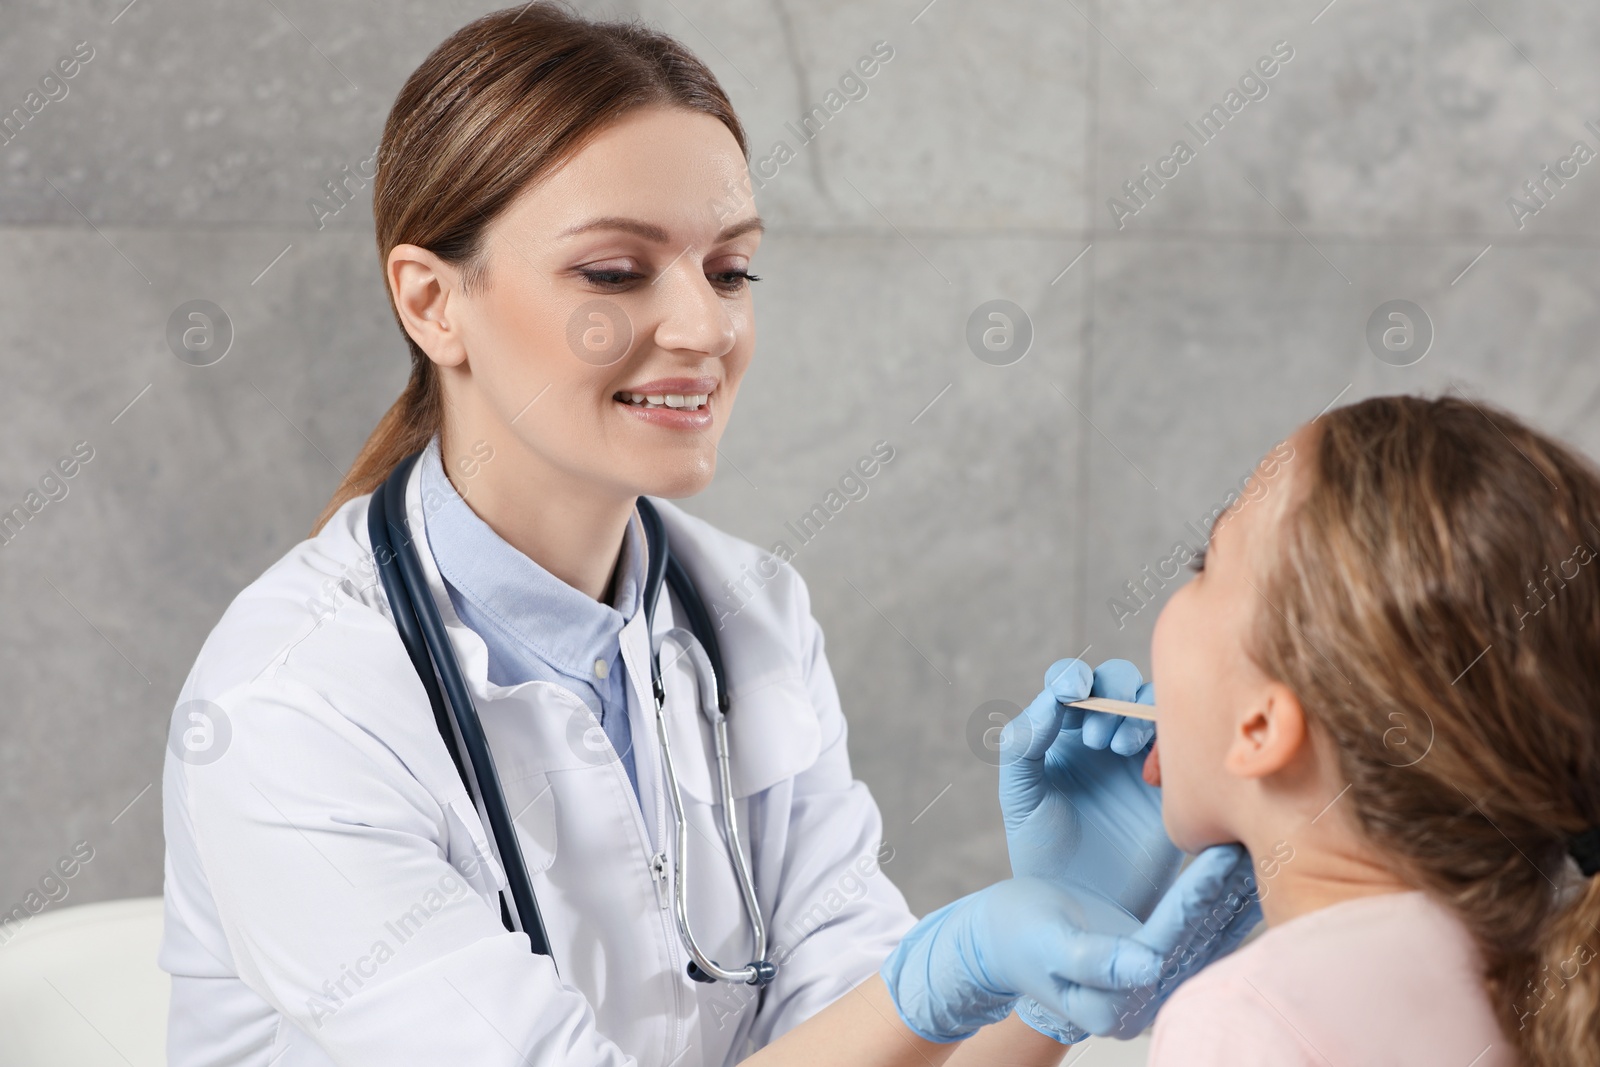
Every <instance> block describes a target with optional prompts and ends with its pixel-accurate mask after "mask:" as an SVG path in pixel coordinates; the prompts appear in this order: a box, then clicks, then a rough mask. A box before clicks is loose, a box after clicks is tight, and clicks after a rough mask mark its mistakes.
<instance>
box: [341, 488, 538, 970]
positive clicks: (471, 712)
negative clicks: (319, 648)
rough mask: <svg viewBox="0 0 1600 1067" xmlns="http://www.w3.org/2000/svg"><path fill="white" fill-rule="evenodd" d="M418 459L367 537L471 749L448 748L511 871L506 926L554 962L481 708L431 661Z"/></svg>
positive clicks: (451, 720)
mask: <svg viewBox="0 0 1600 1067" xmlns="http://www.w3.org/2000/svg"><path fill="white" fill-rule="evenodd" d="M416 460H417V456H412V457H411V458H410V459H408V460H405V461H403V462H401V463H400V464H399V465H398V466H396V467H395V470H394V472H393V473H392V474H390V475H389V477H388V479H387V480H386V481H385V482H384V484H383V485H381V486H379V487H378V489H377V490H376V491H374V493H373V499H372V503H371V504H369V511H368V534H369V537H370V539H371V540H372V549H373V556H374V559H377V561H378V570H379V573H380V574H381V575H382V576H383V582H384V591H385V592H386V593H388V594H389V598H390V604H391V605H392V606H396V607H397V610H395V612H394V615H395V617H396V625H397V627H398V628H399V629H400V632H401V637H402V640H404V641H405V644H406V650H407V653H408V654H409V655H410V657H411V661H412V664H413V665H414V666H416V667H417V674H418V676H419V677H420V678H421V679H422V681H423V686H424V688H425V689H426V690H427V691H428V700H429V703H430V704H431V705H432V706H433V712H434V719H435V721H436V722H438V724H439V726H440V729H441V731H443V730H445V729H448V728H450V727H452V726H453V727H454V729H453V730H452V733H453V734H454V736H456V737H457V738H459V739H460V742H461V747H462V748H463V749H465V753H466V755H465V765H463V757H462V755H461V753H460V752H458V751H455V750H454V747H453V746H447V747H451V748H452V752H451V755H452V757H454V759H455V763H456V770H457V771H458V772H460V773H461V777H462V784H464V785H466V786H467V794H468V796H472V795H473V792H474V790H473V789H472V784H471V782H470V781H469V779H468V772H469V771H470V772H471V776H472V778H475V779H476V780H477V790H476V793H477V797H478V800H479V801H480V802H481V803H482V805H483V813H484V816H485V817H486V818H487V819H488V822H489V832H490V836H491V838H492V839H493V841H492V844H493V847H494V849H495V850H496V852H498V853H499V856H498V858H499V861H500V867H501V869H502V870H503V871H504V872H505V876H506V886H507V889H508V890H509V891H510V895H511V908H510V909H509V911H510V913H509V914H507V913H506V908H505V902H504V900H502V902H501V908H502V919H503V920H508V922H507V925H508V927H510V926H511V923H510V921H509V920H515V921H517V922H518V923H519V924H520V925H521V928H522V933H524V934H526V935H527V938H528V943H529V947H531V948H532V950H533V952H534V953H535V954H536V955H540V956H550V939H549V936H548V935H547V933H546V932H545V927H544V917H543V916H542V915H541V914H540V913H539V904H538V901H537V899H536V898H535V897H534V893H533V882H532V880H531V879H530V878H529V876H528V866H527V863H526V861H525V860H524V859H523V856H522V845H521V843H520V842H519V841H518V840H517V835H516V831H515V827H514V825H513V823H512V819H511V812H510V810H509V808H508V807H507V805H506V799H505V792H504V791H503V790H502V789H501V786H500V776H499V774H498V772H497V771H496V770H495V765H494V756H493V754H492V753H491V752H490V751H489V744H488V739H487V738H486V737H485V736H484V734H483V726H482V723H481V722H480V720H479V718H478V714H477V708H476V706H475V705H474V704H473V701H472V695H471V693H470V692H468V690H467V686H466V681H465V679H463V678H462V676H461V668H460V664H459V663H458V662H457V661H456V657H455V656H454V655H446V656H438V657H435V656H432V655H430V654H429V650H431V649H435V648H443V649H448V648H450V643H449V641H450V638H449V635H448V634H446V633H445V629H444V620H443V619H441V618H440V616H439V607H438V605H437V604H435V603H434V602H433V596H432V594H431V593H430V591H429V589H428V584H427V579H426V577H425V576H424V575H423V573H422V564H421V562H420V561H419V560H418V558H417V552H416V547H415V546H414V545H413V544H412V542H411V537H410V530H409V523H407V522H406V521H405V518H404V516H405V505H404V499H405V498H404V493H405V482H406V478H407V476H408V475H409V473H410V471H411V467H412V466H413V464H414V463H415V462H416ZM396 505H397V506H396ZM397 512H398V514H399V515H400V516H401V519H400V521H399V522H396V521H395V518H394V516H395V514H396V513H397ZM395 535H398V536H399V537H400V538H401V539H402V540H401V548H400V550H399V551H398V552H397V551H395V550H394V543H393V537H394V536H395ZM380 546H381V548H380ZM382 550H387V551H386V553H385V554H386V555H387V556H388V560H384V559H381V558H379V554H380V551H382ZM396 570H398V572H399V573H398V576H396V574H395V571H396ZM396 577H398V581H396ZM397 586H398V587H399V591H400V593H401V596H400V597H396V596H395V593H396V587H397ZM399 604H404V605H405V606H406V607H409V608H410V610H409V611H407V610H400V609H399V607H398V605H399ZM419 608H420V610H418V609H419ZM402 619H403V620H405V621H404V623H402V622H401V620H402ZM417 637H420V638H421V649H420V655H419V649H418V647H417V645H416V643H415V639H416V638H417ZM435 671H437V673H438V681H439V683H440V685H442V687H443V690H444V693H443V695H444V697H446V698H448V704H449V711H450V714H449V715H448V716H447V715H446V713H445V708H444V702H443V701H441V699H440V697H441V694H440V685H433V684H429V683H430V682H431V681H432V678H433V675H434V672H435ZM513 928H514V927H513ZM553 963H554V960H553V958H552V964H553Z"/></svg>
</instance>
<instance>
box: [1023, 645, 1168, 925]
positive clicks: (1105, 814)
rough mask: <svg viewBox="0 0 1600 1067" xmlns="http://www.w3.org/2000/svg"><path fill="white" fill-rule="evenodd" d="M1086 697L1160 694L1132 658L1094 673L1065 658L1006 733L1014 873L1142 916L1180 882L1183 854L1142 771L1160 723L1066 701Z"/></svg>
mask: <svg viewBox="0 0 1600 1067" xmlns="http://www.w3.org/2000/svg"><path fill="white" fill-rule="evenodd" d="M1088 696H1099V697H1111V698H1112V699H1115V700H1137V701H1138V702H1139V703H1142V704H1153V703H1155V697H1154V692H1153V688H1152V686H1151V685H1150V684H1149V683H1145V682H1143V680H1142V679H1141V678H1140V677H1139V671H1138V668H1136V667H1134V665H1133V664H1131V663H1129V662H1128V661H1127V660H1121V659H1114V660H1107V661H1106V662H1105V663H1102V664H1101V665H1100V667H1099V669H1098V670H1096V671H1093V672H1091V671H1090V670H1089V666H1088V664H1086V663H1084V662H1083V661H1082V660H1076V659H1064V660H1058V661H1057V662H1055V663H1053V664H1051V666H1050V669H1049V670H1048V671H1046V672H1045V689H1044V692H1042V693H1040V694H1039V695H1038V696H1037V697H1035V698H1034V701H1033V703H1031V704H1029V705H1028V707H1027V708H1026V709H1024V711H1023V713H1022V714H1021V715H1018V716H1017V717H1016V718H1015V719H1013V720H1011V722H1009V723H1007V724H1006V727H1005V729H1004V730H1003V731H1002V732H1001V735H1000V810H1001V813H1002V814H1003V815H1004V816H1005V827H1006V848H1007V850H1008V851H1009V852H1010V854H1011V873H1012V874H1014V875H1016V876H1017V877H1024V876H1028V877H1037V878H1045V879H1048V880H1050V881H1052V882H1055V883H1056V884H1058V885H1063V886H1068V887H1073V886H1086V887H1088V888H1091V889H1093V890H1095V891H1096V892H1099V893H1100V894H1102V895H1104V896H1107V897H1109V898H1111V899H1112V900H1115V901H1116V902H1117V903H1118V904H1120V905H1122V907H1123V908H1124V909H1125V910H1127V911H1128V912H1131V913H1132V914H1133V915H1135V916H1137V917H1138V918H1140V919H1143V918H1145V917H1146V916H1148V915H1149V914H1150V910H1151V909H1152V908H1154V907H1155V905H1156V901H1157V900H1159V899H1160V897H1161V894H1162V893H1163V892H1165V891H1166V889H1167V887H1168V886H1169V885H1171V884H1172V879H1173V878H1174V877H1175V876H1176V875H1177V873H1178V867H1179V865H1180V864H1181V863H1182V862H1183V853H1182V852H1181V851H1179V850H1178V848H1177V846H1175V845H1174V844H1173V843H1172V842H1171V840H1169V839H1168V837H1167V831H1166V829H1165V827H1163V826H1162V823H1161V790H1160V789H1158V788H1157V787H1155V786H1152V785H1147V784H1146V783H1145V781H1144V778H1143V774H1142V772H1143V767H1144V757H1145V754H1146V752H1147V750H1148V748H1149V745H1150V741H1151V739H1152V738H1154V736H1155V724H1154V723H1152V722H1146V721H1144V720H1142V719H1133V718H1125V717H1123V716H1121V715H1110V714H1107V713H1105V712H1099V711H1084V710H1083V709H1081V708H1069V707H1066V702H1068V701H1072V700H1081V699H1083V698H1084V697H1088Z"/></svg>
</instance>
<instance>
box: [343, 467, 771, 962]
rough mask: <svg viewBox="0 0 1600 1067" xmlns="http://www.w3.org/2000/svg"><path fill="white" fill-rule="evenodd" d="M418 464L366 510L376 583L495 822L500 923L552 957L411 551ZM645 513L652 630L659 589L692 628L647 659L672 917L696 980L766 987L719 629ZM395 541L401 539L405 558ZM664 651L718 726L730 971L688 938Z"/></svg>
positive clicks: (482, 740) (496, 779)
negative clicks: (747, 942) (409, 508)
mask: <svg viewBox="0 0 1600 1067" xmlns="http://www.w3.org/2000/svg"><path fill="white" fill-rule="evenodd" d="M421 455H422V453H420V452H418V453H416V454H415V455H412V456H409V457H407V458H406V459H404V460H402V461H401V462H400V463H399V464H398V465H397V466H396V467H395V469H394V472H393V473H391V474H390V475H389V477H388V478H387V479H386V480H385V481H384V483H383V484H382V485H380V486H378V488H377V489H375V490H374V491H373V493H372V500H371V502H370V504H369V505H368V510H367V534H368V537H369V538H370V540H371V541H372V557H373V559H374V560H375V561H376V562H377V564H378V573H379V575H380V576H381V578H382V580H383V589H384V592H385V593H386V594H387V595H388V598H389V607H390V610H391V612H392V614H393V615H394V619H395V627H396V628H397V629H398V630H399V631H400V639H401V641H402V642H403V643H404V644H405V646H406V652H407V654H408V655H410V657H411V665H412V666H413V667H415V668H416V671H417V676H418V677H419V678H420V679H421V680H422V687H423V689H425V690H426V691H427V693H428V703H429V704H430V705H432V707H433V719H434V723H435V724H436V725H437V726H438V728H439V735H440V736H441V737H442V738H443V739H444V742H445V747H446V748H448V749H449V750H450V758H451V759H452V760H453V761H454V762H455V765H456V771H457V773H459V774H460V775H461V781H462V783H463V784H465V785H466V787H467V792H468V794H469V795H471V796H472V797H473V798H474V799H475V800H476V801H477V802H478V804H479V806H480V810H481V811H482V812H483V814H484V816H485V817H486V819H487V820H488V823H489V835H490V837H491V839H492V841H493V845H494V849H495V852H496V853H497V854H498V857H499V860H500V866H501V868H502V869H503V870H504V871H505V874H506V887H507V888H506V892H505V893H502V894H501V897H500V919H501V921H502V922H503V923H504V924H505V927H506V929H507V930H512V931H519V930H520V931H521V932H522V933H524V934H526V935H527V937H528V943H529V945H530V946H531V947H532V949H533V951H534V952H535V953H536V954H538V955H541V956H548V955H550V939H549V937H548V936H547V935H546V933H545V928H544V919H543V917H542V916H541V915H540V914H539V903H538V901H537V900H535V899H534V895H533V883H532V880H531V879H530V878H529V876H528V867H527V864H526V863H525V862H524V861H523V858H522V846H521V845H520V843H519V842H518V841H517V835H516V832H515V830H514V829H513V827H512V819H511V814H510V808H509V807H508V805H507V804H506V797H505V792H504V791H503V790H502V789H501V788H500V776H499V775H498V774H497V773H496V772H495V767H494V757H493V756H492V755H491V754H490V752H489V743H488V739H487V738H486V737H485V736H484V733H483V725H482V723H481V722H480V721H479V719H478V709H477V705H475V704H474V703H473V700H472V694H471V693H470V692H469V691H468V689H467V684H466V679H465V678H464V677H463V675H462V673H461V664H460V663H459V662H458V661H457V660H456V655H455V650H454V649H453V648H452V647H451V645H450V639H449V636H448V635H447V634H446V633H445V628H444V621H443V619H442V618H441V617H440V615H439V608H438V605H437V604H435V603H434V600H433V596H432V594H431V592H430V591H429V589H428V583H427V578H426V577H425V575H424V573H423V569H422V563H421V561H420V560H419V558H418V557H417V550H416V547H415V546H414V545H413V544H412V538H411V524H410V521H409V518H408V517H407V515H406V512H405V490H406V479H407V478H408V477H409V476H410V472H411V468H412V467H413V466H414V465H415V464H416V461H417V459H418V458H419V457H420V456H421ZM638 508H639V518H640V521H641V522H642V524H643V526H644V532H645V543H646V545H647V546H648V552H647V554H648V564H647V569H646V572H645V587H644V616H645V632H646V633H650V632H651V630H652V625H651V624H652V623H653V621H654V620H655V609H656V603H657V601H658V600H659V599H660V597H661V585H662V582H663V581H665V582H666V584H667V585H668V586H670V587H671V589H672V592H673V593H674V594H675V595H676V596H677V598H678V603H679V605H680V606H681V607H682V609H683V613H684V615H685V616H686V617H687V621H688V623H689V629H688V630H685V629H683V628H682V627H673V628H672V629H670V630H668V631H666V632H665V633H663V634H661V635H660V637H659V638H657V639H655V640H653V641H652V648H651V654H650V692H651V694H652V696H653V697H654V700H655V718H656V736H657V738H658V739H659V741H660V744H661V758H662V762H663V763H664V764H665V768H666V779H667V785H668V790H667V792H668V795H669V797H670V798H671V800H672V811H673V814H674V816H676V819H677V848H676V849H675V851H674V854H673V858H672V878H673V883H674V890H673V915H674V917H675V918H676V920H677V926H678V936H679V937H680V938H682V940H683V944H684V947H685V948H686V949H688V951H689V956H690V963H689V967H688V973H689V976H690V977H691V978H693V979H694V980H695V981H697V982H715V981H723V982H741V983H744V984H747V985H754V986H764V985H766V984H767V983H768V982H770V981H772V979H773V977H774V976H775V975H776V973H777V965H776V964H775V963H773V962H772V961H771V960H768V959H767V958H766V956H767V928H766V924H765V922H763V921H762V918H761V907H760V905H759V904H758V903H757V901H756V890H755V881H754V879H753V878H752V877H751V875H750V868H749V865H748V864H747V863H746V862H745V858H744V850H743V848H742V846H741V842H740V838H739V822H738V817H737V815H736V813H735V810H734V803H733V779H732V777H731V776H730V773H729V761H728V718H727V713H728V694H727V693H726V692H725V691H724V690H723V688H722V686H721V684H720V681H719V680H720V679H721V678H722V676H723V671H722V653H721V649H720V647H719V645H718V643H717V634H716V630H715V628H714V627H713V626H712V625H711V617H710V616H709V615H708V614H707V613H706V607H705V603H704V602H703V601H702V600H701V599H700V595H699V593H698V592H696V590H695V587H694V582H693V581H691V580H690V578H689V574H688V572H687V571H685V570H684V569H683V565H682V564H681V563H679V562H678V560H677V559H676V558H674V557H673V556H672V554H671V552H670V551H669V550H668V548H667V535H666V530H665V529H664V528H663V527H662V525H661V517H660V515H658V514H657V513H656V510H655V508H654V507H653V506H652V505H651V504H650V502H649V501H648V500H646V499H645V498H644V497H640V498H639V503H638ZM396 536H398V538H399V542H398V543H399V547H398V550H397V549H396V542H395V537H396ZM419 609H420V610H419ZM667 643H671V644H672V645H673V646H674V647H675V648H676V649H677V650H678V655H679V656H680V657H685V656H686V657H688V659H689V663H690V666H691V667H693V669H694V673H695V678H696V682H697V685H696V689H697V691H698V694H699V703H700V710H701V713H702V714H704V715H705V717H706V718H707V720H709V721H710V723H711V727H712V733H713V735H714V737H715V743H716V757H717V774H718V777H719V779H720V785H721V790H720V792H721V798H722V829H723V838H724V840H725V842H726V844H727V846H728V854H729V860H730V862H731V864H732V866H733V871H734V876H735V877H736V878H737V879H738V882H739V891H740V894H741V895H742V896H743V897H744V910H745V913H746V915H748V916H749V919H750V928H751V934H752V940H753V941H754V944H755V957H754V959H752V960H751V962H749V963H747V964H745V965H744V966H743V967H739V968H735V969H732V970H729V969H727V968H725V967H721V966H719V965H718V964H717V963H716V961H715V960H713V959H711V958H710V957H709V956H707V955H706V954H705V953H704V952H702V951H701V950H700V945H699V943H698V942H697V941H696V940H695V937H694V934H693V933H692V932H691V931H690V929H689V887H688V871H687V870H686V869H685V867H684V863H683V859H684V856H685V855H686V854H687V853H688V850H689V823H688V820H687V819H686V818H685V817H684V812H683V796H682V793H681V792H680V791H679V789H678V775H677V771H676V770H675V768H674V767H673V762H672V746H671V744H670V742H669V741H668V738H667V718H666V704H667V694H666V689H665V687H664V686H663V685H662V683H661V647H662V646H663V645H665V644H667ZM674 662H676V660H674ZM447 705H448V710H447ZM508 896H509V901H508V899H507V898H508Z"/></svg>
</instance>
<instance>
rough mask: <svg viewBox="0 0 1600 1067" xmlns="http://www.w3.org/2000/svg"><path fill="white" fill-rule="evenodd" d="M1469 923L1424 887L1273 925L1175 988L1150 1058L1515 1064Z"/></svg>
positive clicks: (1256, 1066) (1218, 1066)
mask: <svg viewBox="0 0 1600 1067" xmlns="http://www.w3.org/2000/svg"><path fill="white" fill-rule="evenodd" d="M1481 966H1482V964H1481V960H1480V957H1479V955H1478V951H1477V947H1476V946H1475V945H1474V944H1473V942H1472V938H1471V935H1470V934H1469V933H1468V932H1467V928H1466V927H1465V926H1464V925H1463V924H1462V923H1461V922H1460V921H1459V920H1458V919H1457V918H1456V917H1455V916H1454V915H1452V914H1451V913H1450V912H1449V911H1448V910H1446V909H1445V908H1444V906H1443V905H1440V904H1437V903H1435V902H1434V901H1433V900H1432V899H1431V898H1429V897H1427V896H1425V895H1424V894H1422V893H1420V892H1409V893H1384V894H1380V895H1378V896H1371V897H1360V898H1358V899H1356V900H1349V901H1345V902H1344V903H1342V904H1335V905H1332V906H1331V907H1326V908H1322V909H1320V910H1318V911H1314V912H1310V913H1308V914H1306V915H1301V916H1298V917H1296V918H1294V919H1291V920H1289V921H1288V922H1285V923H1282V924H1280V925H1278V926H1274V927H1272V928H1271V929H1269V930H1267V931H1266V932H1265V933H1263V934H1262V935H1261V936H1260V937H1259V938H1257V939H1256V940H1255V941H1254V942H1252V943H1250V944H1248V945H1246V946H1245V947H1243V948H1241V949H1240V950H1239V951H1237V952H1235V953H1234V954H1233V955H1232V956H1229V957H1228V958H1226V959H1224V960H1222V961H1220V962H1218V963H1216V964H1213V965H1212V966H1210V967H1207V968H1206V969H1205V970H1204V971H1201V972H1200V973H1199V974H1197V975H1196V976H1195V977H1193V978H1192V979H1190V980H1189V981H1188V982H1186V983H1185V984H1183V985H1182V986H1180V987H1179V988H1178V991H1177V992H1176V993H1174V994H1173V995H1172V998H1171V999H1170V1000H1168V1001H1167V1003H1166V1004H1165V1005H1164V1006H1163V1007H1162V1009H1161V1012H1160V1014H1159V1015H1157V1016H1156V1025H1155V1032H1154V1034H1153V1037H1152V1040H1151V1044H1150V1058H1149V1061H1148V1062H1149V1067H1179V1065H1182V1067H1223V1065H1227V1067H1383V1065H1388V1064H1393V1065H1395V1067H1401V1065H1404V1067H1430V1065H1433V1064H1438V1065H1439V1067H1469V1065H1470V1067H1514V1065H1515V1064H1516V1062H1517V1050H1516V1046H1515V1045H1514V1043H1513V1042H1512V1041H1511V1040H1509V1039H1508V1038H1507V1037H1506V1036H1505V1035H1504V1034H1503V1033H1502V1032H1501V1030H1500V1027H1499V1024H1498V1023H1497V1022H1496V1020H1495V1018H1494V1012H1493V1011H1492V1009H1491V1008H1490V1006H1489V996H1488V994H1487V992H1485V990H1484V988H1483V983H1482V980H1481V979H1480V978H1479V973H1480V969H1481Z"/></svg>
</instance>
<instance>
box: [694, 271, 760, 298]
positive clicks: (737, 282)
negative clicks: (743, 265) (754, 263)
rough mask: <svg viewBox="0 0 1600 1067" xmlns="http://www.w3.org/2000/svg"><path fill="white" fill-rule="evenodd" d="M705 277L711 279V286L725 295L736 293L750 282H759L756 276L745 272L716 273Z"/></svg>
mask: <svg viewBox="0 0 1600 1067" xmlns="http://www.w3.org/2000/svg"><path fill="white" fill-rule="evenodd" d="M706 277H707V278H710V279H711V284H712V285H714V286H716V287H717V288H718V289H721V290H722V291H723V292H727V293H737V292H738V291H739V290H741V289H743V288H745V287H746V286H747V285H748V284H749V283H750V282H759V281H760V280H761V278H760V277H759V276H758V275H755V274H751V273H750V272H749V271H747V270H723V271H717V272H716V273H714V274H707V275H706Z"/></svg>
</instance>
